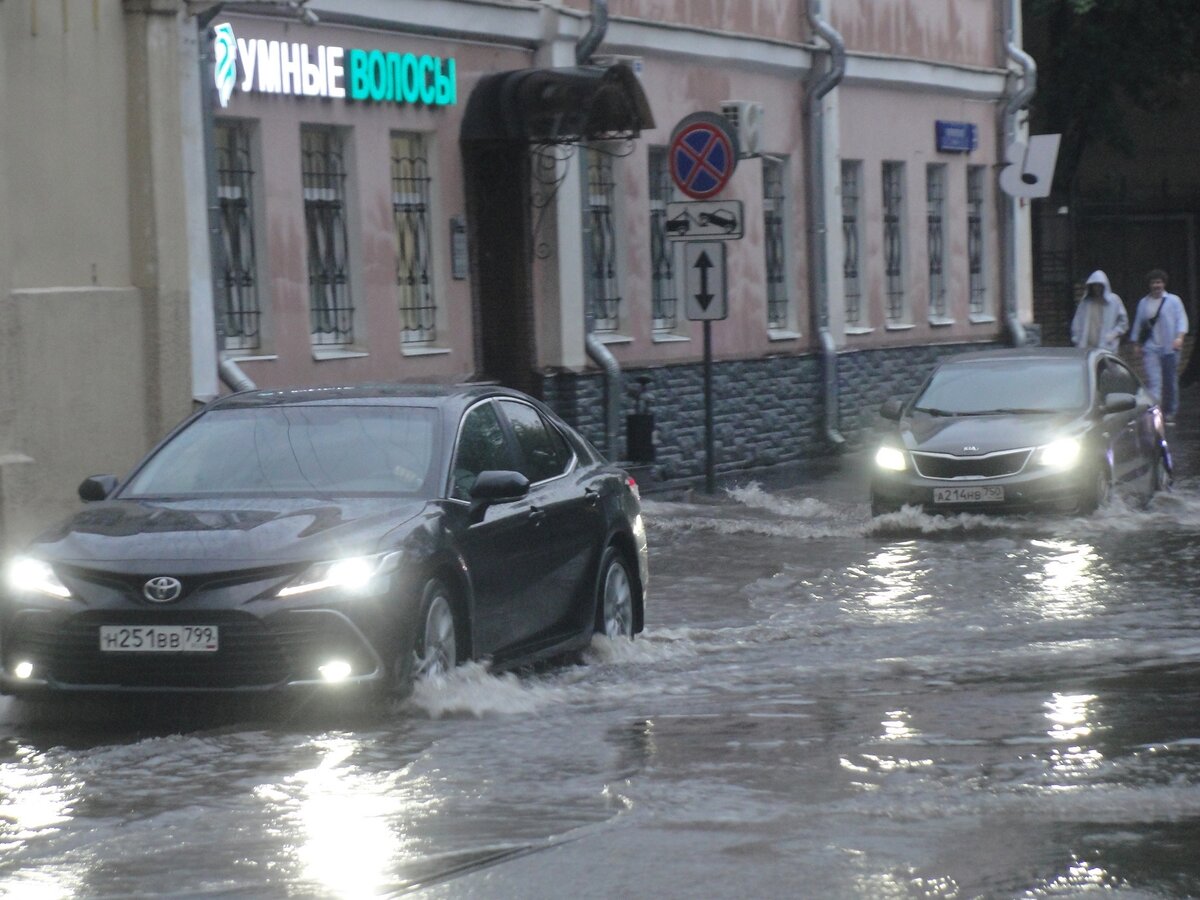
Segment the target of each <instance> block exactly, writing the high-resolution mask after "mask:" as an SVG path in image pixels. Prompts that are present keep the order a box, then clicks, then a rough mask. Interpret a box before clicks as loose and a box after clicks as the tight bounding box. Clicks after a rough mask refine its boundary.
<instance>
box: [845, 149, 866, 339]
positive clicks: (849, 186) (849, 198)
mask: <svg viewBox="0 0 1200 900" xmlns="http://www.w3.org/2000/svg"><path fill="white" fill-rule="evenodd" d="M861 200H862V160H858V159H844V160H842V245H843V255H842V278H843V279H844V291H845V298H846V324H847V325H848V326H851V327H862V326H863V325H865V324H866V322H865V321H864V320H863V310H862V282H861V281H860V280H859V258H858V249H859V246H860V245H861V244H862V241H861V236H862V235H861V231H860V228H861V224H862V210H861Z"/></svg>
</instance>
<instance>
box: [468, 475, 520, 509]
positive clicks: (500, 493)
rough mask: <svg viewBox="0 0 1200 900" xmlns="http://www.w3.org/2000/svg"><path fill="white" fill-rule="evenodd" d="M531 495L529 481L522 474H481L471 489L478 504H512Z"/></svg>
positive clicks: (473, 498)
mask: <svg viewBox="0 0 1200 900" xmlns="http://www.w3.org/2000/svg"><path fill="white" fill-rule="evenodd" d="M528 493H529V479H528V478H526V477H525V476H524V475H522V474H521V473H520V472H501V471H488V472H480V473H479V476H478V477H477V478H476V479H475V484H474V485H472V487H471V499H472V500H474V501H476V502H477V503H485V504H486V503H511V502H513V501H514V500H520V499H521V498H522V497H524V496H526V495H527V494H528Z"/></svg>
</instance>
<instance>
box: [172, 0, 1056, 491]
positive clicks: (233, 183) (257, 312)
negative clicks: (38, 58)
mask: <svg viewBox="0 0 1200 900" xmlns="http://www.w3.org/2000/svg"><path fill="white" fill-rule="evenodd" d="M1012 6H1013V4H1012V3H1011V2H1010V0H823V2H817V0H737V2H718V0H610V2H608V3H606V4H603V3H602V4H597V3H593V2H589V0H561V2H551V0H545V2H539V0H438V2H433V0H397V2H393V3H380V2H373V0H345V2H341V3H337V4H334V3H322V2H319V0H313V2H311V3H310V4H309V7H310V8H311V9H312V10H313V11H314V12H315V13H316V14H317V15H318V16H319V18H320V21H319V23H317V24H315V25H304V24H301V23H300V22H297V21H295V20H294V19H292V18H285V17H283V15H282V13H280V14H278V15H276V14H275V13H276V12H277V10H275V9H268V8H266V7H262V8H260V12H259V14H255V15H251V14H249V13H247V12H243V11H239V10H236V9H235V8H234V5H233V4H228V5H227V7H226V11H225V12H224V13H223V14H222V15H219V16H218V17H216V18H215V19H214V20H213V22H212V25H213V26H214V27H216V28H217V42H216V43H217V44H221V43H222V42H224V45H225V48H226V49H225V51H224V56H222V51H221V49H220V48H219V47H218V48H217V49H216V51H215V53H216V55H217V59H218V65H220V63H221V62H222V61H224V62H225V63H226V64H229V57H230V56H234V57H235V58H236V59H235V61H234V62H233V63H232V66H233V76H232V78H230V77H229V76H227V77H226V85H225V93H226V96H225V97H224V105H220V102H221V97H220V96H218V93H217V91H216V90H215V89H213V88H210V90H209V93H211V95H212V96H211V97H206V101H205V102H207V103H210V104H212V105H213V112H214V122H215V129H214V135H215V153H214V161H215V166H214V167H215V184H216V193H217V200H218V202H219V205H220V207H221V223H222V224H221V235H222V241H221V252H220V254H219V258H218V259H217V260H216V265H215V266H214V276H213V277H214V280H215V281H216V282H217V288H218V294H219V297H220V300H219V314H218V315H216V316H215V317H214V324H213V328H212V331H211V332H209V333H205V330H204V327H198V328H194V329H193V346H194V354H195V356H196V357H197V359H198V360H199V365H198V366H197V367H195V368H196V370H197V371H201V372H203V371H207V370H209V369H211V370H212V371H216V370H217V369H218V366H219V365H220V364H221V363H224V371H225V375H226V382H227V384H235V385H236V384H238V383H245V382H244V380H243V381H241V382H239V378H241V379H248V380H249V381H252V382H254V383H255V384H257V385H258V386H260V387H284V386H290V385H312V384H337V383H350V382H362V381H389V382H390V381H462V380H481V379H489V380H497V381H501V382H504V383H509V384H512V385H514V386H517V387H521V388H524V389H526V390H529V391H531V392H533V393H536V394H540V395H541V396H543V397H544V398H545V399H546V400H547V401H548V402H550V403H551V404H552V405H554V406H555V407H556V408H558V410H559V411H560V413H562V414H563V415H564V417H566V418H567V419H568V420H571V421H573V422H575V423H576V424H578V425H579V426H580V427H581V428H583V429H584V431H585V432H586V433H588V434H589V436H591V437H592V438H593V439H594V440H595V441H596V443H597V444H598V445H600V446H601V447H602V449H608V450H609V451H610V455H614V456H617V457H619V458H626V459H628V458H630V456H631V454H629V453H628V452H627V447H626V445H625V443H624V441H625V433H624V429H625V416H626V415H627V414H629V413H630V412H633V411H634V408H633V403H632V400H631V399H630V396H629V394H628V387H629V386H630V385H632V384H635V383H637V379H638V378H639V377H640V378H641V382H640V383H641V384H643V385H645V386H646V387H647V389H648V390H649V391H650V392H651V393H650V395H649V396H652V398H653V413H654V416H655V451H656V452H655V464H656V465H657V467H658V475H659V476H661V477H662V478H663V479H665V480H681V479H688V478H693V477H696V476H697V475H698V473H699V468H698V465H699V464H698V461H697V451H698V448H699V446H700V442H701V434H702V430H703V427H704V421H703V418H704V412H703V407H702V404H701V398H700V385H699V378H700V371H701V361H702V354H703V340H702V335H703V325H702V323H700V322H698V321H691V320H689V318H688V315H687V314H688V303H687V296H686V295H687V291H688V290H689V284H690V283H689V280H688V279H689V276H688V272H687V271H686V268H685V267H686V262H687V257H686V255H685V246H684V242H683V241H680V240H676V239H674V238H673V237H672V235H671V232H670V229H669V228H668V224H667V223H668V219H669V217H670V216H671V214H673V213H678V211H679V210H680V209H681V207H679V206H677V205H675V204H678V203H680V202H683V201H687V200H688V199H689V198H688V197H687V196H686V195H685V194H684V193H683V192H682V191H681V189H680V187H679V186H678V185H677V184H676V183H675V180H674V178H673V177H672V166H671V154H672V137H673V132H674V130H675V126H676V124H677V123H678V122H679V121H680V120H681V119H682V118H684V117H685V116H687V115H689V114H691V113H696V112H711V113H718V114H720V113H725V114H727V115H736V116H738V117H739V118H740V120H741V121H740V122H739V123H738V125H737V126H734V125H732V124H731V125H730V129H731V130H733V131H734V133H735V134H737V136H738V138H739V141H740V145H741V158H740V159H739V160H738V161H737V165H736V170H735V171H734V172H733V173H732V176H731V177H730V178H729V180H728V183H727V184H726V185H725V187H724V188H723V189H722V190H721V191H720V192H719V193H717V194H716V195H715V196H714V197H712V198H711V199H712V200H714V201H716V202H718V203H723V204H725V205H726V206H727V207H728V208H729V209H730V210H736V211H737V212H738V216H737V217H738V219H739V220H740V221H739V222H738V224H737V231H739V232H740V235H741V236H740V237H737V238H735V239H728V240H722V245H723V246H724V253H725V266H724V268H725V276H726V281H725V291H724V300H725V303H726V304H727V309H728V315H727V317H726V318H725V319H723V320H721V321H717V322H714V323H712V325H711V326H710V327H711V336H712V355H713V362H714V366H715V373H716V379H717V384H716V403H717V414H718V429H717V432H718V433H717V442H718V443H717V455H718V468H719V469H720V470H722V471H728V472H734V471H741V470H747V471H749V470H757V469H761V468H765V467H770V466H774V465H778V464H784V463H790V462H796V461H800V460H803V459H805V458H808V457H811V456H814V455H821V454H823V453H828V452H832V451H834V450H836V449H837V448H838V447H839V446H842V445H849V446H854V445H855V444H856V443H861V442H862V441H863V440H865V439H866V437H867V435H868V433H869V429H870V426H871V424H872V422H873V417H874V413H875V408H876V407H877V405H878V402H879V400H880V399H882V398H884V397H886V396H888V395H890V394H892V393H897V392H901V391H904V390H907V389H908V388H910V387H912V386H913V384H914V383H915V382H916V381H917V380H919V378H920V377H921V376H922V375H923V373H924V372H925V371H926V370H927V369H928V367H929V365H930V364H931V363H932V362H933V361H935V360H936V359H937V358H938V357H939V356H940V355H943V354H945V353H949V352H954V351H957V350H961V349H965V347H966V346H970V347H977V346H987V345H996V344H1001V343H1006V342H1009V341H1010V340H1011V339H1012V337H1013V335H1012V325H1011V322H1012V320H1013V319H1016V320H1019V321H1021V322H1023V323H1024V325H1025V326H1026V327H1027V328H1028V327H1029V326H1031V325H1032V322H1031V313H1030V310H1031V302H1030V300H1029V288H1028V281H1029V279H1028V271H1027V268H1028V264H1027V262H1026V258H1027V255H1028V253H1027V250H1026V249H1025V247H1026V246H1027V218H1028V217H1027V213H1026V211H1025V209H1024V207H1023V206H1022V205H1021V204H1019V203H1016V202H1013V201H1012V200H1011V198H1008V197H1006V196H1005V195H1004V194H1002V193H1001V192H1000V191H999V189H998V187H997V179H996V173H997V171H998V169H999V168H1000V167H1001V165H1002V164H1003V163H1004V156H1003V150H1002V147H1003V145H1004V142H1005V137H1004V133H1003V129H1004V119H1003V118H1002V116H1003V109H1004V106H1005V102H1006V100H1007V98H1008V97H1009V96H1010V95H1011V91H1012V85H1013V81H1014V78H1015V75H1014V74H1012V73H1011V72H1010V69H1011V68H1012V65H1011V64H1010V63H1009V62H1008V56H1007V54H1006V48H1005V42H1004V40H1003V39H1002V36H1003V35H1004V33H1005V28H1006V24H1007V23H1008V21H1009V19H1008V17H1009V16H1010V14H1011V13H1010V10H1011V7H1012ZM597 7H601V9H599V10H598V9H597ZM814 23H821V26H822V27H823V28H825V29H827V32H826V35H825V36H817V35H816V34H815V32H814ZM589 29H594V30H593V31H592V32H591V34H592V35H593V36H595V35H597V34H598V35H599V44H598V46H596V48H595V50H594V52H593V53H592V54H591V58H590V62H591V63H592V64H594V65H595V66H598V67H600V71H601V72H603V71H608V70H611V69H613V68H614V67H619V68H621V69H622V70H624V69H626V68H627V69H628V71H629V72H632V73H633V75H634V76H635V77H636V84H635V86H633V87H630V86H628V85H626V86H625V87H624V88H620V89H618V88H613V90H614V91H616V93H615V95H614V96H615V97H616V98H617V103H616V105H617V106H622V104H624V107H622V109H623V110H624V112H625V113H628V112H629V109H632V108H633V107H634V106H636V103H637V101H644V104H645V105H646V106H647V107H648V111H649V113H650V118H647V119H639V118H638V117H637V116H636V115H633V116H632V118H629V116H624V117H622V116H623V113H621V112H620V111H618V113H614V115H615V116H616V118H615V119H612V120H606V119H604V116H603V115H602V112H601V108H602V107H604V106H605V104H606V103H609V102H610V101H611V98H610V97H608V95H607V94H603V95H602V94H601V93H597V92H591V93H590V92H589V91H590V90H591V89H590V88H587V87H586V86H585V87H581V88H580V89H579V90H580V91H581V93H579V94H578V95H577V103H578V104H580V105H581V106H582V107H586V108H587V112H588V115H589V116H591V119H590V121H591V122H592V126H591V133H589V131H588V127H587V126H571V125H568V124H564V123H566V122H568V121H569V120H570V118H571V115H570V113H571V112H572V110H570V109H565V110H558V112H555V110H556V109H558V108H557V107H556V106H555V103H556V102H558V101H555V100H553V99H552V98H551V97H550V94H551V93H553V92H554V91H555V90H556V89H557V88H556V87H555V86H556V84H557V81H556V78H555V76H553V75H550V76H547V78H546V81H545V84H546V85H547V86H546V87H544V88H543V90H544V91H545V92H547V93H545V94H544V97H542V98H541V99H539V97H534V96H529V95H528V92H526V94H523V95H521V96H520V97H519V98H518V99H515V100H512V102H513V103H514V104H516V105H515V106H513V107H512V108H509V107H508V106H505V105H504V103H507V102H509V101H507V100H505V101H504V103H500V105H499V106H496V104H490V105H489V104H483V103H481V102H479V100H477V101H476V103H475V109H474V110H473V111H470V112H469V108H470V107H471V105H472V103H471V101H472V95H473V94H474V92H475V91H476V88H477V87H479V86H480V85H481V83H485V82H487V80H488V79H493V80H494V78H495V76H498V75H500V74H502V73H507V72H515V71H520V70H527V69H536V70H541V71H542V72H543V73H545V72H552V70H572V69H573V67H575V65H576V57H577V55H578V52H579V50H578V48H579V46H580V45H581V44H582V43H584V42H585V41H587V40H588V39H589V38H588V35H589ZM1017 33H1018V34H1019V29H1018V30H1017ZM829 35H832V36H833V40H831V39H830V38H829ZM837 41H841V42H843V43H844V67H843V68H842V70H841V71H836V72H834V73H833V74H830V75H826V73H829V72H830V71H831V66H832V64H833V63H834V62H836V57H837V56H838V54H837V53H835V52H832V51H833V50H834V49H835V48H834V46H833V45H834V44H835V43H836V42H837ZM229 48H233V49H232V50H231V49H229ZM836 49H840V48H836ZM822 76H825V77H826V78H828V79H831V80H832V81H834V82H835V83H834V84H833V85H832V86H831V87H830V88H829V89H828V92H827V93H825V94H824V96H822V97H821V98H820V100H819V101H815V100H814V99H813V94H812V91H813V90H814V85H815V84H817V83H818V81H819V79H821V78H822ZM563 90H566V87H565V83H564V85H563ZM605 90H608V89H607V88H606V89H605ZM639 95H640V96H639ZM489 96H490V95H489ZM498 96H500V95H498ZM515 96H516V95H514V97H515ZM572 96H576V95H572ZM606 98H608V99H606ZM543 100H544V102H543ZM497 102H498V103H499V101H497ZM484 106H488V108H486V109H481V108H482V107H484ZM492 107H495V108H492ZM501 107H503V108H501ZM555 116H558V118H557V119H555ZM469 117H470V119H469ZM468 119H469V120H468ZM485 119H486V122H484V120H485ZM535 120H536V121H535ZM519 121H520V122H523V123H525V124H523V125H521V126H520V127H516V126H515V125H514V127H513V128H512V129H511V130H513V131H515V132H517V133H516V134H515V135H508V136H501V135H500V134H499V131H502V130H504V126H503V123H504V122H511V123H517V122H519ZM498 123H499V124H498ZM631 123H632V124H631ZM581 128H582V131H580V129H581ZM488 129H492V130H493V131H496V134H494V135H493V134H492V132H491V131H489V130H488ZM555 129H558V130H557V131H556V130H555ZM479 135H484V137H485V138H486V139H484V140H475V138H474V137H470V136H475V137H478V136H479ZM469 137H470V139H468V138H469ZM818 157H819V160H818ZM817 167H819V172H816V171H814V169H816V168H817ZM1005 204H1009V206H1008V207H1006V206H1005ZM1006 212H1007V214H1008V215H1009V216H1010V219H1009V221H1010V223H1011V225H1010V226H1009V227H1010V229H1011V231H1010V233H1011V236H1012V238H1013V241H1012V245H1011V246H1012V247H1013V248H1015V250H1014V251H1013V252H1008V253H1006V245H1005V242H1004V237H1005V230H1004V228H1005V226H1004V219H1003V214H1004V213H1006ZM691 286H692V287H694V284H693V285H691ZM195 302H196V303H199V301H198V300H196V301H195ZM1009 312H1011V313H1012V315H1009V314H1008V313H1009ZM204 318H205V317H204V315H203V314H201V315H199V316H194V317H193V321H194V322H197V321H198V322H201V323H203V322H204ZM1031 331H1034V332H1035V329H1031ZM214 347H215V348H216V349H215V350H214V349H213V348H214ZM210 364H211V365H210ZM203 382H204V379H203V378H201V379H198V380H197V383H196V388H197V389H196V393H197V395H200V396H203V395H205V394H206V392H211V391H212V390H213V389H214V388H215V382H213V383H209V384H208V386H207V388H206V386H205V384H204V383H203ZM226 389H227V388H226ZM643 461H648V460H643Z"/></svg>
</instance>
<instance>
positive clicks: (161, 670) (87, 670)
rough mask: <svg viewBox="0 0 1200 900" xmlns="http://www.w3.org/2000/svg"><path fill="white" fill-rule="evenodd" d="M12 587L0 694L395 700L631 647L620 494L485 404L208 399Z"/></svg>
mask: <svg viewBox="0 0 1200 900" xmlns="http://www.w3.org/2000/svg"><path fill="white" fill-rule="evenodd" d="M79 493H80V496H81V497H82V499H83V500H85V501H88V503H87V506H86V507H84V508H83V509H82V511H80V512H79V513H77V514H76V515H75V516H74V517H72V518H70V519H69V520H67V521H65V522H63V523H61V524H60V525H58V526H57V527H54V528H52V529H50V530H49V531H47V532H46V533H45V534H43V535H42V536H41V537H39V538H38V539H37V540H35V541H34V542H33V544H32V545H31V546H30V547H29V548H28V551H27V552H26V553H25V554H24V555H22V556H20V557H18V558H16V559H14V560H12V561H11V562H10V564H9V566H8V571H7V576H8V577H7V579H6V588H5V596H4V597H3V606H2V608H0V690H3V691H4V692H6V693H27V692H28V693H34V692H54V691H193V690H199V691H213V690H216V691H231V692H253V691H267V690H275V689H283V688H294V687H305V686H307V687H321V686H327V687H330V688H331V687H332V686H334V685H341V686H343V687H344V686H346V685H358V686H364V687H372V688H378V689H382V690H390V691H395V692H400V693H403V692H405V691H407V690H408V689H409V688H410V687H411V684H412V682H413V680H414V679H416V678H420V677H423V676H426V675H430V674H434V673H444V672H446V671H447V670H449V669H451V668H453V667H454V666H455V665H456V664H458V663H460V662H462V661H465V660H469V659H489V660H492V661H493V662H494V663H495V664H496V665H497V666H499V667H511V666H516V665H522V664H525V663H530V662H534V661H537V660H541V659H545V658H547V657H552V656H557V655H560V654H566V653H571V652H574V651H578V650H580V649H582V648H584V647H585V646H586V645H587V644H588V643H589V642H590V641H591V639H592V636H593V635H594V634H601V635H607V636H609V637H611V638H619V637H622V636H623V637H632V636H633V635H634V634H635V633H636V632H638V631H640V630H641V629H642V622H643V610H644V604H645V592H646V584H647V578H648V568H647V549H646V533H645V529H644V527H643V523H642V516H641V512H640V500H639V496H638V489H637V485H636V483H635V482H634V480H633V479H632V478H630V477H629V476H628V475H627V474H626V473H625V472H623V471H621V470H620V469H618V468H615V467H613V466H611V465H609V464H608V463H607V462H606V461H605V460H604V459H603V458H601V456H600V455H599V454H598V453H597V452H596V450H595V449H594V448H593V447H592V446H591V445H590V444H589V443H588V442H587V441H586V440H584V439H583V438H582V437H581V436H580V435H579V434H578V433H577V432H575V431H574V430H572V429H571V428H570V427H568V426H567V425H566V424H565V423H563V422H562V421H561V420H560V419H558V418H557V417H556V416H555V415H554V414H553V413H552V412H551V411H550V410H549V409H548V408H546V407H545V406H544V405H542V404H541V403H539V402H537V401H535V400H533V399H531V398H529V397H527V396H525V395H523V394H519V393H517V392H514V391H509V390H504V389H502V388H493V387H479V386H457V387H428V388H426V387H414V386H371V387H346V388H319V389H306V390H283V391H254V392H247V393H240V394H235V395H232V396H230V397H226V398H223V399H220V400H217V401H215V402H213V403H211V404H209V405H208V406H207V407H205V408H204V409H203V410H202V411H201V412H199V413H198V414H197V415H195V416H193V417H192V418H191V419H189V420H188V421H187V422H185V423H184V424H182V425H181V426H180V427H179V428H177V429H176V430H175V431H174V432H173V433H172V434H170V435H169V436H168V437H167V438H166V439H165V440H164V441H163V442H162V443H161V444H160V445H159V446H157V447H156V448H155V449H154V450H153V451H151V452H150V453H149V455H147V456H146V457H145V459H143V460H142V461H141V462H140V463H139V464H138V465H137V467H136V468H135V469H134V470H133V472H132V474H130V475H129V476H128V477H127V478H125V479H124V480H123V481H118V479H116V478H114V477H112V476H93V477H91V478H88V479H87V480H85V481H84V482H83V484H82V485H81V486H80V488H79Z"/></svg>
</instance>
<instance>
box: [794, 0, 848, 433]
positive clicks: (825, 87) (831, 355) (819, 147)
mask: <svg viewBox="0 0 1200 900" xmlns="http://www.w3.org/2000/svg"><path fill="white" fill-rule="evenodd" d="M807 13H808V22H809V24H810V25H811V26H812V29H813V31H815V32H816V33H817V34H818V35H820V36H821V37H822V38H824V40H825V42H826V43H827V44H829V69H828V71H825V72H820V69H819V67H818V66H817V65H816V64H815V61H814V65H813V67H812V75H810V76H809V80H810V84H809V85H808V90H807V91H806V92H805V96H804V107H805V118H806V121H807V125H808V129H807V135H806V136H807V138H808V184H807V189H806V191H805V193H806V199H807V203H808V273H809V274H808V281H809V295H810V297H811V298H812V299H811V304H810V305H811V309H812V328H813V333H814V334H816V335H817V337H818V339H819V340H820V342H821V375H822V380H823V386H824V397H825V439H826V440H828V441H829V443H831V444H833V445H834V446H835V447H837V446H841V445H842V444H844V443H845V441H846V439H845V437H843V436H842V433H841V432H840V431H838V404H839V397H838V379H837V345H836V344H835V343H834V340H833V335H832V334H831V333H830V331H829V278H828V272H827V268H826V265H827V262H828V256H827V252H826V241H825V236H826V232H827V230H828V223H827V222H826V220H825V198H826V193H827V190H828V188H827V185H826V184H825V130H826V127H827V126H826V122H825V113H824V110H823V109H822V105H821V101H822V99H823V98H824V97H825V95H826V94H828V93H829V92H830V91H832V90H833V89H834V88H835V87H837V85H838V84H839V83H840V82H841V80H842V78H843V77H844V76H845V74H846V43H845V41H843V40H842V36H841V35H840V34H839V33H838V32H837V30H836V29H834V27H833V26H832V25H830V24H829V22H827V21H826V20H825V19H823V18H822V17H821V0H808V5H807Z"/></svg>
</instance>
